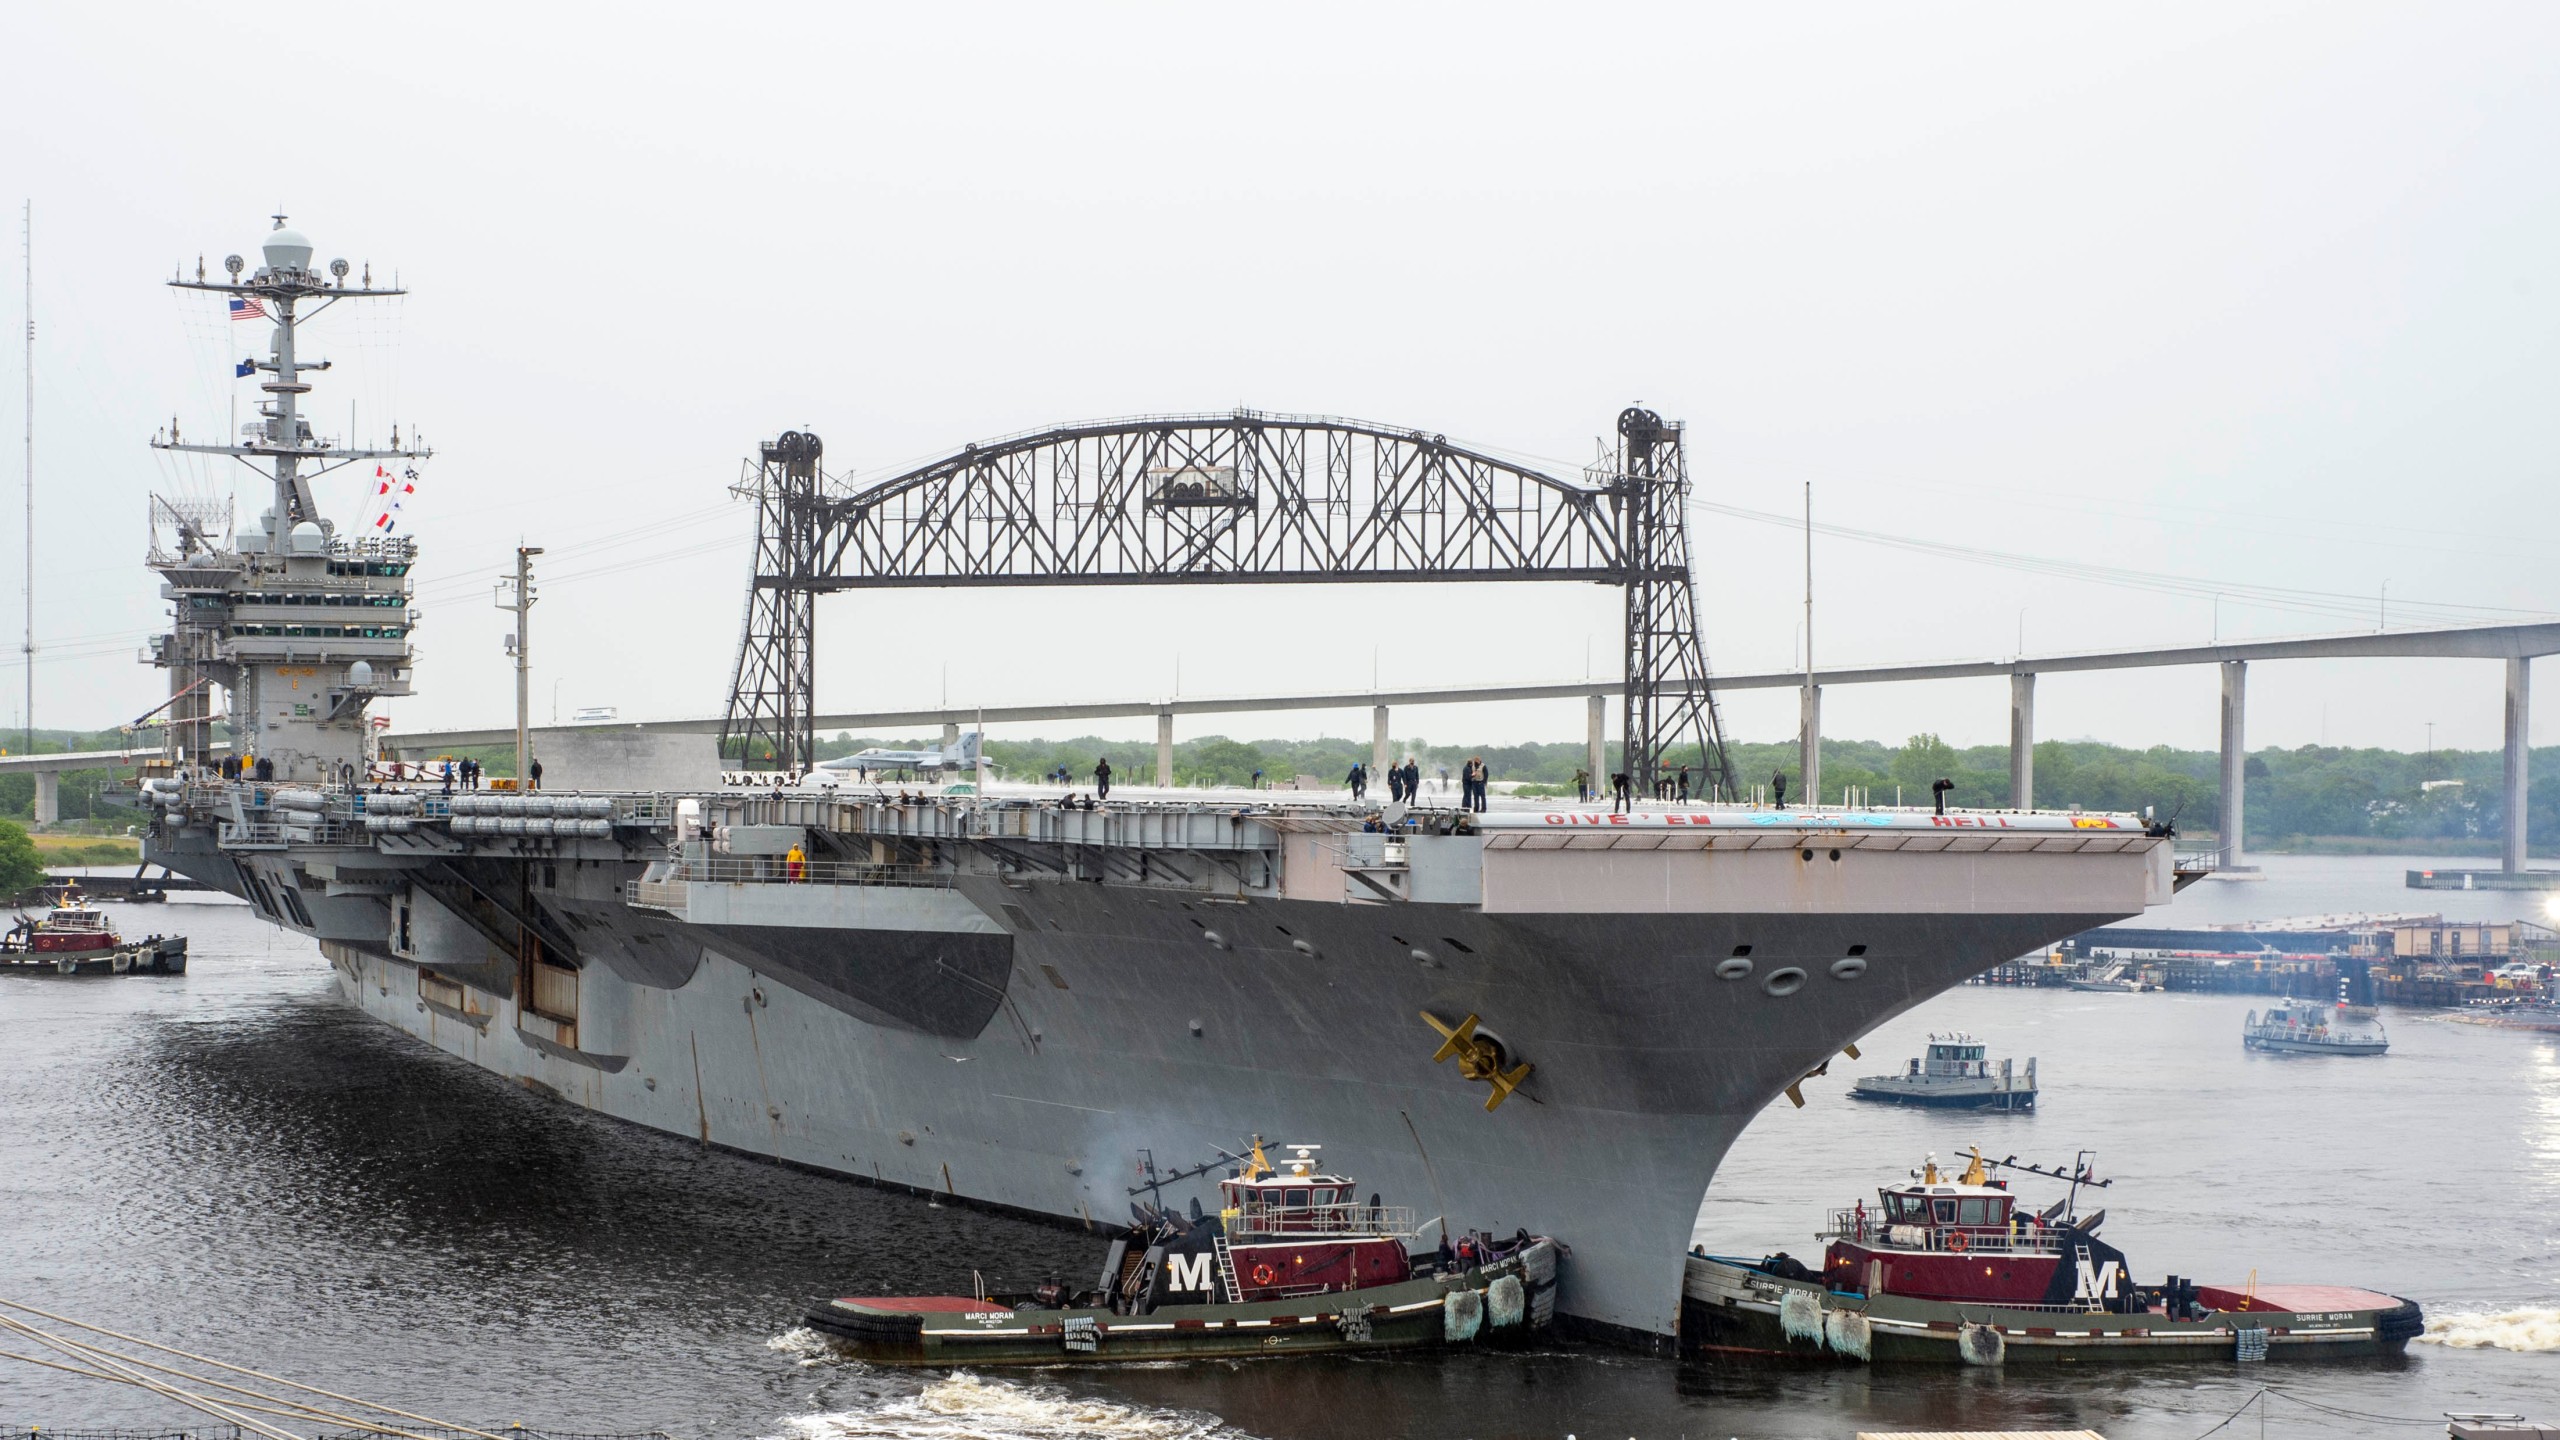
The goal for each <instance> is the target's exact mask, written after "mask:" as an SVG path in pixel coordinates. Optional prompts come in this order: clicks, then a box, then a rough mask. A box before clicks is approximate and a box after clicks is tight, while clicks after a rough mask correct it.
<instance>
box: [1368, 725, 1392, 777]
mask: <svg viewBox="0 0 2560 1440" xmlns="http://www.w3.org/2000/svg"><path fill="white" fill-rule="evenodd" d="M1391 743H1392V742H1391V741H1389V740H1388V739H1387V707H1386V706H1384V705H1381V706H1379V707H1378V708H1377V710H1376V712H1375V713H1374V714H1373V715H1372V716H1371V720H1370V728H1369V776H1370V779H1369V783H1370V784H1372V785H1375V784H1377V783H1379V782H1378V779H1377V777H1378V776H1381V775H1384V774H1386V773H1387V765H1388V764H1389V763H1390V762H1389V760H1388V756H1387V748H1388V746H1389V745H1390V744H1391Z"/></svg>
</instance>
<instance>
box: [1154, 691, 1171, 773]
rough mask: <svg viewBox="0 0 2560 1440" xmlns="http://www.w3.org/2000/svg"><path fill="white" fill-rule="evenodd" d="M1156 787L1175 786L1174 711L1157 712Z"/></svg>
mask: <svg viewBox="0 0 2560 1440" xmlns="http://www.w3.org/2000/svg"><path fill="white" fill-rule="evenodd" d="M1156 787H1157V788H1158V789H1161V790H1170V789H1172V788H1173V712H1172V711H1170V710H1159V711H1157V712H1156Z"/></svg>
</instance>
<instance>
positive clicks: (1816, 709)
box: [1797, 685, 1822, 805]
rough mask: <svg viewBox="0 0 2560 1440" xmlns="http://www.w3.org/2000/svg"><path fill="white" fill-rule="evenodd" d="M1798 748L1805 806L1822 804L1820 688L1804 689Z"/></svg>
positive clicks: (1814, 686) (1811, 686)
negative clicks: (1802, 716) (1802, 717)
mask: <svg viewBox="0 0 2560 1440" xmlns="http://www.w3.org/2000/svg"><path fill="white" fill-rule="evenodd" d="M1800 734H1801V739H1800V741H1799V746H1800V748H1801V750H1802V752H1803V755H1802V758H1801V759H1800V760H1799V761H1798V762H1797V763H1798V764H1799V766H1800V767H1801V768H1802V769H1803V771H1804V794H1803V796H1802V797H1801V798H1802V800H1803V802H1804V803H1805V804H1807V805H1819V804H1821V803H1822V687H1821V686H1819V685H1807V686H1806V687H1804V728H1803V730H1802V731H1801V732H1800Z"/></svg>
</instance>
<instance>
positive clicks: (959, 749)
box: [811, 730, 979, 779]
mask: <svg viewBox="0 0 2560 1440" xmlns="http://www.w3.org/2000/svg"><path fill="white" fill-rule="evenodd" d="M978 736H979V732H978V731H975V730H970V731H967V732H964V733H963V734H962V735H961V736H960V739H959V740H958V742H957V743H955V744H953V745H952V746H951V747H950V748H948V749H940V748H937V749H932V750H887V749H883V748H881V747H879V746H877V745H875V746H873V747H871V748H870V749H868V750H857V751H855V752H854V753H852V754H850V755H839V756H837V757H836V758H835V759H833V760H821V761H819V762H818V764H817V770H816V772H815V774H813V775H812V777H811V778H813V779H816V778H821V777H825V778H834V779H842V778H844V777H846V776H861V777H864V778H871V779H877V778H879V777H881V776H886V775H897V774H919V775H929V774H933V773H936V772H939V771H943V770H975V769H976V768H978Z"/></svg>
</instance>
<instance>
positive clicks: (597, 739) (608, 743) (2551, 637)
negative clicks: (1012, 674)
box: [0, 624, 2560, 874]
mask: <svg viewBox="0 0 2560 1440" xmlns="http://www.w3.org/2000/svg"><path fill="white" fill-rule="evenodd" d="M2555 653H2560V624H2533V625H2487V626H2472V627H2464V628H2460V629H2447V630H2392V631H2383V632H2380V633H2372V634H2356V635H2327V636H2315V637H2309V638H2303V639H2291V640H2257V641H2248V642H2236V643H2232V644H2216V645H2192V646H2173V647H2167V648H2162V649H2153V650H2121V651H2098V652H2091V653H2083V654H2068V655H2045V656H2036V657H2022V658H2019V659H2013V660H1984V661H1956V662H1947V663H1936V664H1926V665H1881V666H1868V667H1863V668H1858V669H1833V670H1822V669H1817V670H1815V671H1814V672H1813V674H1812V675H1811V676H1810V677H1808V676H1807V675H1806V674H1805V673H1804V672H1802V671H1784V672H1772V673H1764V674H1753V675H1726V676H1719V677H1717V678H1716V679H1715V680H1714V681H1713V682H1712V683H1713V685H1714V687H1715V688H1716V689H1719V690H1727V691H1731V690H1796V691H1799V692H1801V694H1802V697H1803V699H1802V707H1803V724H1802V729H1801V738H1800V743H1801V745H1802V755H1803V760H1802V765H1803V774H1804V781H1803V783H1804V787H1805V791H1806V793H1807V794H1809V795H1815V796H1819V794H1820V793H1821V790H1820V787H1821V757H1820V755H1819V754H1818V752H1817V744H1816V742H1817V741H1818V740H1819V738H1820V736H1821V733H1822V693H1823V691H1824V690H1826V689H1828V688H1830V687H1833V686H1838V685H1883V684H1892V683H1895V682H1899V681H1912V680H1962V679H1998V678H2002V677H2006V678H2007V680H2008V682H2009V687H2008V688H2009V783H2010V801H2011V803H2012V804H2014V805H2016V806H2017V807H2018V808H2020V809H2026V808H2031V807H2032V806H2033V805H2034V803H2035V692H2036V677H2037V676H2038V675H2047V674H2059V673H2063V672H2068V671H2083V670H2137V669H2149V668H2158V667H2165V666H2180V665H2213V666H2217V667H2219V668H2220V670H2221V673H2222V724H2221V737H2222V740H2221V751H2222V810H2221V814H2220V817H2219V822H2220V823H2219V826H2218V829H2219V832H2220V834H2221V836H2222V853H2221V856H2220V862H2219V863H2220V865H2221V867H2222V868H2224V869H2235V870H2236V869H2245V868H2247V862H2246V855H2245V851H2244V849H2243V847H2242V844H2241V835H2242V833H2243V832H2242V819H2243V816H2244V814H2245V807H2246V790H2247V785H2246V781H2247V775H2246V770H2245V765H2246V761H2247V758H2248V756H2247V738H2246V737H2247V726H2246V720H2247V708H2248V707H2247V701H2248V675H2249V667H2250V665H2252V664H2254V663H2259V662H2269V661H2286V660H2354V659H2368V660H2372V659H2469V660H2489V661H2496V662H2499V664H2500V665H2501V667H2502V669H2503V672H2504V678H2505V682H2506V764H2505V771H2504V775H2503V777H2502V778H2503V784H2502V787H2501V793H2502V796H2503V799H2504V806H2503V809H2504V813H2505V817H2506V822H2505V832H2504V834H2503V836H2502V837H2501V840H2502V843H2501V847H2500V868H2501V869H2502V870H2504V871H2505V872H2506V873H2508V874H2518V873H2521V872H2522V871H2523V870H2524V868H2525V845H2526V839H2527V833H2526V816H2525V779H2526V775H2525V760H2526V736H2527V732H2528V729H2529V726H2528V720H2529V716H2530V708H2531V698H2532V691H2531V678H2532V661H2533V660H2534V659H2535V657H2537V656H2542V655H2550V654H2555ZM1624 693H1625V686H1624V684H1623V683H1622V682H1619V681H1614V680H1580V681H1569V682H1562V683H1556V684H1538V685H1496V686H1466V687H1457V688H1449V689H1413V690H1376V691H1336V692H1326V693H1306V694H1284V695H1255V696H1231V697H1213V698H1199V699H1178V700H1127V701H1084V702H1077V703H1073V704H1062V705H1000V706H985V707H976V706H963V707H939V708H929V709H909V710H880V711H865V712H847V713H842V714H832V715H817V716H814V717H812V722H811V723H812V724H813V726H814V728H815V729H817V730H819V731H852V732H854V733H856V734H864V735H893V734H896V733H898V732H900V731H913V730H916V729H920V728H925V727H930V726H940V727H941V728H942V731H943V734H944V736H945V738H946V739H950V738H953V737H955V736H956V735H957V733H958V731H959V730H960V728H961V727H962V726H967V725H976V724H978V723H981V722H983V723H985V724H988V725H999V724H1019V723H1024V722H1039V721H1082V720H1105V719H1128V718H1135V717H1143V716H1148V715H1153V716H1154V717H1155V718H1156V780H1157V783H1158V784H1162V785H1170V784H1171V783H1172V781H1173V732H1174V720H1175V717H1177V716H1186V715H1232V714H1261V713H1269V712H1277V711H1284V710H1357V709H1360V708H1363V707H1366V708H1368V709H1369V710H1370V711H1371V719H1372V732H1371V733H1372V735H1373V747H1374V754H1375V758H1376V760H1377V763H1378V764H1379V765H1380V766H1381V767H1383V766H1384V765H1385V764H1386V763H1387V760H1388V754H1387V747H1388V740H1387V735H1388V729H1387V725H1388V715H1389V712H1390V711H1392V710H1394V709H1396V708H1397V707H1401V706H1411V705H1449V704H1484V703H1488V702H1500V701H1515V700H1559V699H1573V698H1576V697H1581V698H1583V699H1585V700H1586V702H1587V704H1588V712H1587V713H1588V715H1589V724H1588V730H1587V740H1588V744H1589V747H1590V761H1589V764H1590V769H1591V773H1592V774H1593V775H1595V776H1596V775H1602V774H1605V773H1607V771H1608V768H1609V767H1608V765H1607V763H1606V756H1607V750H1606V744H1605V736H1606V733H1607V731H1606V726H1605V723H1604V722H1605V718H1606V711H1607V707H1608V702H1609V701H1610V700H1611V699H1613V698H1617V697H1620V696H1622V695H1623V694H1624ZM723 723H724V722H723V720H722V718H721V717H718V716H712V717H706V718H704V719H699V720H657V721H640V722H635V723H614V724H603V725H571V726H545V727H539V728H536V729H535V730H534V732H533V735H534V748H535V750H536V752H537V753H539V754H540V755H541V756H542V757H543V761H544V765H545V768H546V771H547V772H549V773H550V774H552V775H554V776H557V777H559V779H558V781H556V782H555V783H563V782H565V783H580V784H595V783H602V782H603V780H604V777H606V776H608V775H612V774H617V773H618V774H626V775H632V776H635V777H638V776H654V777H666V776H669V774H670V771H671V770H672V771H673V772H675V774H676V775H678V776H681V775H690V776H691V777H692V778H691V779H680V778H670V779H652V780H650V781H648V782H647V783H667V784H683V785H698V784H701V783H703V780H704V779H705V778H707V776H708V775H709V774H710V772H711V771H712V770H713V769H715V768H716V766H717V759H716V755H715V753H714V751H713V749H712V747H711V746H710V745H709V744H706V743H704V742H706V741H708V740H709V739H710V738H711V737H716V736H717V735H719V734H720V733H721V729H722V726H723ZM514 739H515V731H514V730H512V729H485V730H443V731H419V732H412V733H407V734H394V735H391V736H389V737H388V738H387V740H386V742H385V743H386V744H387V745H388V746H389V747H390V748H391V751H392V753H393V754H395V755H397V756H400V757H401V758H404V759H426V758H432V757H433V756H436V755H438V754H443V753H448V752H451V751H455V750H459V749H462V748H465V747H470V746H485V745H502V744H511V743H513V741H514ZM110 753H116V754H131V753H133V752H110ZM75 758H78V757H67V756H35V757H32V760H33V761H34V762H36V764H37V765H41V764H44V763H46V762H56V761H63V760H69V759H75ZM92 763H93V764H94V763H97V762H95V761H94V760H93V761H92ZM11 768H21V767H20V765H19V761H18V760H17V759H16V758H14V757H13V758H7V759H0V773H5V772H6V771H7V770H8V769H11ZM26 768H34V767H32V766H30V767H26ZM57 768H75V767H72V766H69V765H61V766H58V767H57ZM590 773H593V774H595V775H596V777H597V778H596V779H595V780H592V781H591V780H587V779H585V778H584V777H585V776H587V775H588V774H590ZM40 783H41V782H40Z"/></svg>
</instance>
